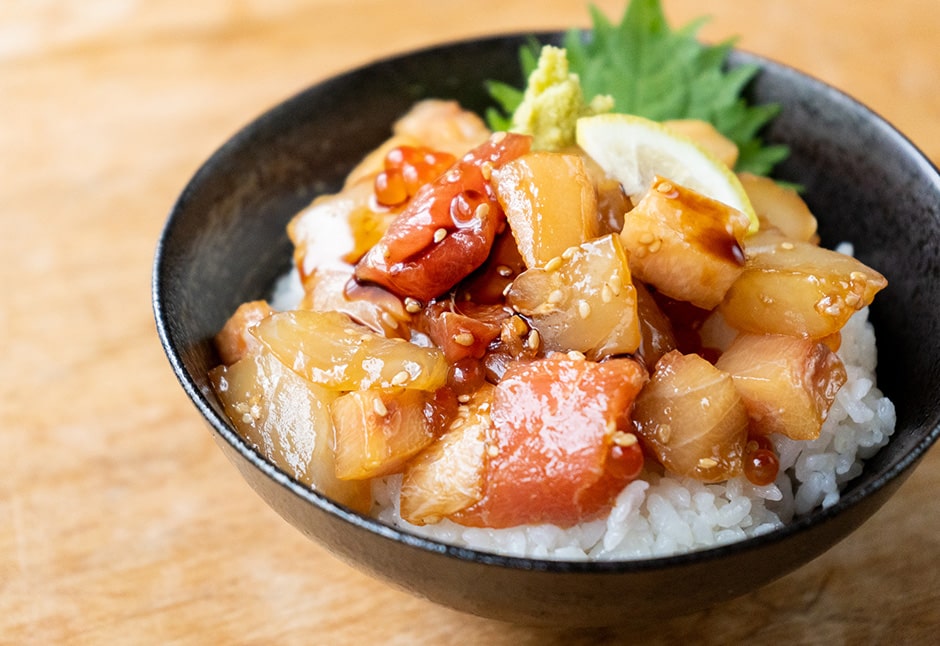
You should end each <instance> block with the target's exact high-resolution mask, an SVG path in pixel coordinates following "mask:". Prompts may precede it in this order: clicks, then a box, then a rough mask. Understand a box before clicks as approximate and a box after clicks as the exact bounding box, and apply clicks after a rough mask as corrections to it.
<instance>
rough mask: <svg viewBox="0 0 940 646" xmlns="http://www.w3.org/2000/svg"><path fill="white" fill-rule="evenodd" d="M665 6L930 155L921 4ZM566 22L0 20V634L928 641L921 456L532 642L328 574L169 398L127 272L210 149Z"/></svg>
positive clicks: (381, 11)
mask: <svg viewBox="0 0 940 646" xmlns="http://www.w3.org/2000/svg"><path fill="white" fill-rule="evenodd" d="M596 4H597V5H598V6H599V7H601V8H602V9H603V10H604V11H605V12H606V13H607V15H609V16H612V17H619V15H620V13H621V11H622V7H623V4H622V2H621V0H599V1H598V2H596ZM665 6H666V11H667V15H668V16H669V18H670V21H671V22H672V23H673V24H674V25H679V24H685V23H686V22H688V21H689V20H691V19H692V18H695V17H698V16H701V15H708V16H710V17H711V19H710V21H709V22H708V23H707V25H706V26H705V28H704V29H703V30H702V32H701V33H702V36H703V37H704V38H706V39H709V40H719V39H724V38H726V37H729V36H733V35H738V36H739V37H740V40H739V41H738V42H739V46H741V47H742V48H744V49H748V50H751V51H754V52H757V53H760V54H764V55H766V56H769V57H772V58H774V59H777V60H780V61H783V62H785V63H789V64H791V65H793V66H795V67H797V68H799V69H802V70H805V71H808V72H810V73H811V74H813V75H815V76H817V77H819V78H821V79H823V80H825V81H828V82H830V83H832V84H833V85H835V86H837V87H839V88H841V89H843V90H845V91H847V92H848V93H849V94H851V95H853V96H855V97H856V98H858V99H860V100H861V101H863V102H864V103H866V104H868V105H869V106H871V107H872V108H873V109H874V110H875V111H877V112H878V113H880V114H881V115H883V116H884V117H886V118H887V119H888V120H889V121H891V122H892V123H893V124H894V125H895V126H897V127H898V128H899V129H900V130H901V131H902V132H903V133H905V134H906V135H907V136H908V137H910V138H911V139H912V140H913V141H914V142H915V143H916V144H917V145H919V146H920V147H921V148H922V149H923V150H924V151H925V152H926V154H927V155H928V156H929V157H930V158H931V159H932V160H933V161H934V163H937V162H938V161H940V4H938V3H937V2H936V0H895V1H894V2H883V0H855V1H853V2H851V3H849V2H839V1H837V0H829V1H820V0H788V1H787V2H764V1H758V0H665ZM535 7H537V9H536V8H535ZM587 21H588V14H587V9H586V3H585V2H582V1H581V0H552V1H551V2H541V3H534V2H521V1H514V0H500V1H494V0H476V2H464V1H463V0H435V1H426V0H396V1H394V2H392V1H387V0H310V1H306V2H304V1H302V0H231V1H227V0H153V1H149V0H148V1H144V0H86V1H85V2H77V1H76V2H71V1H67V0H66V1H60V2H40V1H34V0H4V2H2V3H0V106H2V112H0V216H2V218H3V219H2V233H0V280H2V285H0V286H2V290H0V387H2V393H0V394H2V397H0V462H2V466H0V643H4V644H6V643H9V644H50V643H77V644H138V643H141V644H167V643H180V644H386V643H387V644H477V643H479V644H488V645H489V646H497V645H501V644H514V645H525V644H549V645H551V644H616V643H626V642H628V641H629V642H630V643H686V644H698V643H701V644H725V643H734V642H750V643H778V642H782V641H783V640H787V641H788V642H789V643H798V644H803V643H826V644H859V643H879V642H888V641H892V642H895V643H925V642H927V641H929V640H930V638H931V637H933V636H934V633H935V632H936V629H937V628H938V627H940V563H938V561H940V509H938V506H937V504H936V500H937V497H936V494H935V492H936V491H937V490H938V488H940V453H938V452H937V450H934V451H933V452H931V453H930V454H928V456H927V457H926V459H925V460H924V461H923V462H922V464H921V465H920V467H919V468H918V469H917V471H916V472H915V473H914V475H913V476H912V477H911V478H910V480H909V481H908V482H907V483H906V484H905V485H904V486H903V487H902V488H901V490H900V492H899V493H898V494H897V496H896V497H895V498H894V499H892V500H891V501H890V502H889V503H888V504H887V505H886V506H885V507H884V508H883V509H882V510H881V511H880V512H879V513H878V514H877V515H876V516H875V517H874V518H873V519H872V520H871V521H870V522H868V523H867V524H866V525H865V526H863V527H862V528H861V529H860V530H859V531H858V532H856V533H855V534H854V535H852V536H851V537H850V538H848V539H847V540H845V541H844V542H842V543H840V544H839V545H838V546H837V547H836V548H834V549H832V550H831V551H830V552H828V553H826V554H825V555H824V556H822V557H820V558H819V559H817V560H816V561H814V562H813V563H811V564H810V565H808V566H806V567H804V568H802V569H801V570H799V571H797V572H795V573H793V574H791V575H789V576H787V577H785V578H783V579H781V580H779V581H777V582H775V583H773V584H772V585H770V586H768V587H766V588H764V589H762V590H760V591H758V592H756V593H754V594H751V595H749V596H746V597H743V598H741V599H738V600H736V601H733V602H731V603H728V604H725V605H722V606H719V607H717V608H714V609H712V610H710V611H708V612H703V613H700V614H697V615H694V616H691V617H682V618H676V619H675V620H674V621H670V622H668V623H664V624H662V625H660V626H656V627H651V628H649V629H645V630H642V631H634V632H632V633H628V632H622V631H617V630H596V631H553V630H546V629H531V628H526V627H520V626H510V625H504V624H500V623H496V622H493V621H490V620H486V619H481V618H477V617H473V616H466V615H463V614H460V613H457V612H454V611H451V610H448V609H445V608H441V607H438V606H435V605H432V604H430V603H428V602H426V601H424V600H421V599H418V598H415V597H412V596H410V595H409V594H406V593H404V592H400V591H398V590H396V589H393V588H391V587H389V586H387V585H385V584H383V583H380V582H377V581H375V580H372V579H370V578H368V577H367V576H365V575H363V574H361V573H359V572H358V571H356V570H354V569H351V568H349V567H348V566H346V565H344V564H343V563H340V562H339V561H337V560H335V559H334V558H333V557H332V556H331V555H330V554H328V553H327V552H325V551H324V550H322V549H321V548H320V547H319V546H317V545H316V544H314V543H311V542H309V541H308V540H307V539H305V538H304V537H303V536H302V535H301V534H300V533H299V532H297V531H296V530H294V529H293V528H291V527H290V526H288V525H287V524H286V523H285V522H284V521H282V520H281V519H280V518H279V517H278V516H276V515H275V514H274V512H272V511H271V510H269V509H268V508H267V507H266V506H265V505H264V504H263V503H262V502H261V501H260V499H259V498H258V497H257V496H256V495H255V494H254V493H252V492H251V491H250V489H249V488H248V486H247V485H246V484H245V483H244V482H243V481H242V480H241V478H240V477H239V475H238V473H237V472H236V470H235V469H234V468H233V467H232V466H231V465H230V464H229V463H228V462H227V461H226V460H225V459H224V457H223V456H222V454H221V452H220V451H219V450H218V449H217V447H216V446H215V444H214V441H213V439H212V438H211V436H210V434H209V433H208V432H207V427H206V426H205V425H204V423H203V422H202V420H201V419H200V417H199V415H198V413H197V412H196V410H195V409H194V408H193V406H192V405H191V404H190V403H189V401H188V400H187V398H186V397H185V395H184V394H183V392H182V390H181V389H180V388H179V386H178V384H177V382H176V380H175V378H174V377H173V375H172V373H171V371H170V368H169V365H168V363H167V361H166V359H165V357H164V355H163V352H162V350H161V349H160V346H159V343H158V340H157V337H156V333H155V330H154V324H153V317H152V313H151V306H150V271H151V263H152V259H153V253H154V248H155V244H156V241H157V238H158V236H159V234H160V230H161V227H162V226H163V223H164V220H165V217H166V215H167V213H168V211H169V209H170V207H171V205H172V203H173V201H174V199H175V198H176V195H177V194H178V192H179V191H180V190H181V189H182V187H183V186H184V184H185V183H186V181H187V179H188V178H189V177H190V175H191V174H192V173H193V172H194V171H195V169H196V168H197V167H198V165H199V164H200V163H201V161H202V160H203V159H205V158H206V157H207V156H208V155H209V154H210V153H211V152H212V151H213V150H214V149H215V148H216V147H217V146H218V145H219V144H221V143H222V142H223V141H224V140H225V139H226V138H227V137H228V136H229V135H231V134H232V133H233V132H234V131H235V130H236V129H238V128H239V127H241V126H242V125H243V124H245V123H247V122H248V121H250V120H251V119H252V118H254V117H255V116H256V115H257V114H259V113H260V112H261V111H262V110H264V109H266V108H267V107H269V106H271V105H273V104H275V103H277V102H279V101H280V100H282V99H284V98H286V97H288V96H290V95H292V94H293V93H295V92H297V91H299V90H301V89H303V88H304V87H306V86H307V85H309V84H311V83H313V82H316V81H318V80H320V79H323V78H325V77H327V76H329V75H331V74H333V73H335V72H338V71H341V70H344V69H347V68H350V67H352V66H355V65H358V64H361V63H364V62H367V61H370V60H372V59H375V58H377V57H380V56H383V55H386V54H392V53H398V52H401V51H404V50H407V49H411V48H414V47H417V46H422V45H427V44H431V43H439V42H443V41H447V40H451V39H455V38H463V37H469V36H476V35H481V34H487V33H493V32H507V31H527V30H535V29H544V28H564V27H568V26H585V25H586V24H587ZM925 342H937V340H933V339H928V340H925ZM703 585H707V583H704V582H703ZM664 593H666V592H664Z"/></svg>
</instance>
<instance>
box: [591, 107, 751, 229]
mask: <svg viewBox="0 0 940 646" xmlns="http://www.w3.org/2000/svg"><path fill="white" fill-rule="evenodd" d="M576 133H577V142H578V145H579V146H580V147H581V148H582V149H583V150H584V152H586V153H587V154H588V155H590V156H591V158H592V159H594V161H596V162H597V163H598V164H599V165H600V167H601V168H602V169H603V170H604V172H605V173H607V174H608V175H609V176H610V177H612V178H614V179H616V180H617V181H619V182H620V183H621V184H622V185H623V189H624V191H625V192H626V193H627V195H630V196H631V197H634V198H638V197H641V196H642V195H643V194H644V193H646V191H647V190H649V187H650V186H651V185H652V183H653V177H654V176H656V175H659V176H660V177H663V178H666V179H669V180H670V181H673V182H675V183H677V184H681V185H682V186H685V187H687V188H691V189H692V190H694V191H698V192H699V193H701V194H702V195H706V196H708V197H710V198H712V199H714V200H718V201H719V202H723V203H724V204H727V205H728V206H730V207H733V208H735V209H738V210H739V211H741V212H743V213H744V214H745V215H747V216H748V218H750V220H751V226H750V227H749V229H748V233H754V232H756V231H757V226H758V224H757V214H756V213H755V212H754V207H753V206H751V201H750V200H749V199H748V197H747V193H746V192H745V191H744V187H743V186H742V185H741V182H740V181H739V180H738V178H737V176H736V175H735V174H734V172H733V171H732V170H731V169H730V168H728V167H727V166H726V165H725V164H723V163H722V162H721V161H719V160H718V159H717V158H716V157H714V156H713V155H712V154H711V153H709V152H707V151H706V150H704V149H702V148H701V147H699V146H698V145H697V144H696V143H695V142H693V141H692V140H691V139H687V138H686V137H683V136H682V135H679V134H676V133H675V132H672V131H671V130H669V128H667V127H666V126H664V125H662V124H661V123H657V122H656V121H651V120H649V119H645V118H643V117H637V116H634V115H629V114H601V115H597V116H593V117H582V118H580V119H578V122H577V131H576Z"/></svg>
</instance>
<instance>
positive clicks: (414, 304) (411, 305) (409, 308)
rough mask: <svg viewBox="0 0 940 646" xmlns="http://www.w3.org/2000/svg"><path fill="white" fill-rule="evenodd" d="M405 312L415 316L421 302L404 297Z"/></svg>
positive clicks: (419, 309)
mask: <svg viewBox="0 0 940 646" xmlns="http://www.w3.org/2000/svg"><path fill="white" fill-rule="evenodd" d="M405 311H406V312H409V313H410V314H417V313H418V312H420V311H421V301H419V300H417V299H415V298H412V297H411V296H406V297H405Z"/></svg>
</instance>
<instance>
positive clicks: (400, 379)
mask: <svg viewBox="0 0 940 646" xmlns="http://www.w3.org/2000/svg"><path fill="white" fill-rule="evenodd" d="M409 379H411V375H409V374H408V373H407V372H405V371H404V370H402V371H401V372H399V373H398V374H396V375H395V376H394V377H392V385H393V386H404V385H405V384H406V383H408V380H409Z"/></svg>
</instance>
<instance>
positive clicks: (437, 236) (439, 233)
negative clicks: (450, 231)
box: [434, 227, 447, 242]
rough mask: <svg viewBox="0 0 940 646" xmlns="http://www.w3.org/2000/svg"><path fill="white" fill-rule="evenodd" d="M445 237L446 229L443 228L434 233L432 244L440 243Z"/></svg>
mask: <svg viewBox="0 0 940 646" xmlns="http://www.w3.org/2000/svg"><path fill="white" fill-rule="evenodd" d="M446 237H447V229H444V228H443V227H442V228H440V229H438V230H437V231H435V232H434V242H440V241H441V240H443V239H444V238H446Z"/></svg>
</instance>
